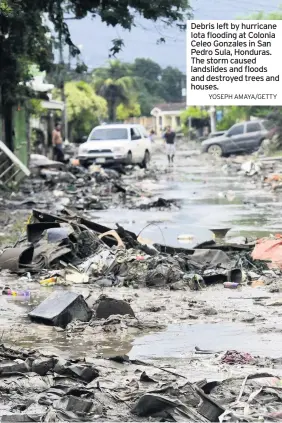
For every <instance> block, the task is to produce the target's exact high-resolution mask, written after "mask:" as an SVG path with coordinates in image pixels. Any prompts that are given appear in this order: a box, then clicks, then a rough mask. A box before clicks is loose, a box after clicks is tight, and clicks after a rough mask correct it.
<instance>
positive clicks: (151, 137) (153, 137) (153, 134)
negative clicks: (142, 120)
mask: <svg viewBox="0 0 282 423" xmlns="http://www.w3.org/2000/svg"><path fill="white" fill-rule="evenodd" d="M155 135H156V133H155V131H154V130H153V129H152V130H151V131H150V135H149V138H150V140H151V142H154V141H155Z"/></svg>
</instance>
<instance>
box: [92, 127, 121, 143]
mask: <svg viewBox="0 0 282 423" xmlns="http://www.w3.org/2000/svg"><path fill="white" fill-rule="evenodd" d="M110 140H128V131H127V129H126V128H101V129H94V131H93V132H92V133H91V135H90V141H110Z"/></svg>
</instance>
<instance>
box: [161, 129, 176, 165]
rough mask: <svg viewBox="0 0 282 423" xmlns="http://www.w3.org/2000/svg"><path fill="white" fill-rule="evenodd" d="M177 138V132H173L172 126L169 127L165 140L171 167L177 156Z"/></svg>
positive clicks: (164, 136)
mask: <svg viewBox="0 0 282 423" xmlns="http://www.w3.org/2000/svg"><path fill="white" fill-rule="evenodd" d="M175 136H176V134H175V132H174V131H172V129H171V127H170V126H168V127H167V128H166V132H165V133H164V135H163V138H164V140H165V142H166V154H167V158H168V164H169V165H170V164H171V163H173V159H174V156H175Z"/></svg>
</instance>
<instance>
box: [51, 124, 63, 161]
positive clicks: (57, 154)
mask: <svg viewBox="0 0 282 423" xmlns="http://www.w3.org/2000/svg"><path fill="white" fill-rule="evenodd" d="M52 145H53V160H55V161H57V162H63V161H64V158H65V155H64V150H63V138H62V134H61V125H60V124H59V123H57V124H56V126H55V129H54V130H53V133H52Z"/></svg>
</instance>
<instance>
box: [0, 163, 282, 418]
mask: <svg viewBox="0 0 282 423" xmlns="http://www.w3.org/2000/svg"><path fill="white" fill-rule="evenodd" d="M33 160H34V161H36V163H34V167H33V174H34V175H33V177H32V178H30V179H29V180H26V181H25V182H24V183H23V184H22V185H21V187H20V189H21V190H20V191H19V193H18V194H13V195H11V194H10V193H9V192H5V193H3V201H2V204H1V207H2V209H3V211H4V210H5V213H6V219H7V220H6V221H5V224H6V225H7V226H8V225H9V219H10V220H12V219H13V217H12V213H13V211H14V210H15V209H18V211H21V210H22V211H24V212H25V213H26V210H27V209H29V214H30V216H29V219H28V221H27V222H26V218H27V215H26V216H25V221H24V223H23V224H20V222H19V227H20V228H21V230H20V236H19V237H18V239H17V241H16V242H15V243H12V242H9V243H8V244H9V245H5V246H4V247H3V248H2V250H1V252H0V278H1V283H2V285H3V286H2V287H1V293H2V295H0V307H1V312H2V315H1V326H2V334H1V333H0V336H1V342H5V343H6V342H7V343H9V345H10V347H9V348H8V347H7V346H4V345H2V346H1V348H0V373H1V374H0V384H1V386H2V390H1V392H2V403H3V406H2V408H1V411H0V415H1V416H2V421H49V422H50V421H97V420H98V421H151V420H152V419H153V420H154V421H201V422H214V421H221V422H227V421H257V420H260V421H262V420H263V419H264V420H268V419H279V417H280V408H279V407H280V406H279V389H280V388H281V386H280V385H281V380H280V376H281V375H280V373H281V372H280V366H281V360H280V359H279V358H276V359H275V358H271V357H273V356H274V353H275V352H277V351H275V350H279V348H280V346H281V345H280V344H281V342H280V340H279V339H278V338H279V335H280V333H281V328H280V326H279V324H278V323H279V316H280V313H281V311H280V309H281V304H282V302H281V298H280V295H281V294H280V292H281V289H282V284H281V262H282V261H281V260H280V258H281V256H282V255H281V254H280V250H281V248H280V245H281V237H280V236H279V235H276V236H273V237H268V238H267V239H263V240H257V239H255V237H252V239H251V238H250V239H248V237H244V236H243V237H242V236H241V237H236V238H233V239H232V238H228V239H226V238H224V236H223V235H225V233H226V232H227V231H228V228H227V226H226V228H216V225H215V226H214V229H213V230H212V231H213V232H214V234H215V235H216V237H215V240H213V241H206V242H203V243H201V244H198V245H196V246H195V245H193V248H192V247H191V248H189V246H187V243H186V244H185V243H184V244H182V245H184V247H177V248H176V247H175V246H172V245H170V244H169V242H168V243H167V244H166V243H165V242H163V243H159V242H153V241H150V240H145V239H142V235H140V236H139V234H138V231H136V233H135V232H134V231H133V230H132V231H129V230H126V229H125V228H124V227H123V226H122V225H118V224H117V225H115V226H114V225H111V227H110V225H109V227H108V226H105V225H102V224H100V223H99V220H98V219H96V218H95V217H93V216H95V215H94V214H93V211H95V210H97V211H98V210H102V212H103V210H107V209H108V208H113V209H115V207H116V205H119V207H120V208H122V207H124V209H129V208H131V209H139V212H140V213H144V214H145V213H147V212H146V210H148V209H152V210H154V211H155V212H156V213H157V212H159V211H160V210H167V211H175V210H180V211H181V207H183V203H182V201H179V200H178V199H177V198H175V199H171V198H172V197H173V195H171V196H170V197H169V198H168V199H166V198H165V196H163V197H162V196H159V195H156V196H155V195H153V194H152V190H151V188H150V187H151V186H153V185H154V182H156V183H157V182H158V178H160V176H161V175H164V172H165V170H162V169H157V168H155V169H154V170H152V169H147V170H144V169H136V168H133V167H127V168H120V169H108V170H103V169H101V168H97V167H92V168H90V169H89V170H85V169H83V168H79V167H78V166H75V165H66V166H63V167H62V165H61V164H60V165H58V164H54V163H53V162H51V163H50V162H49V161H48V162H47V161H46V159H43V158H42V157H41V158H40V157H38V156H37V157H33ZM40 163H41V164H40ZM253 170H255V171H256V169H253ZM225 171H226V169H225ZM227 171H228V170H227ZM238 173H240V170H239V172H238ZM248 173H252V167H251V169H249V167H248ZM255 173H256V172H255ZM256 177H257V178H258V179H257V181H259V178H260V177H259V176H255V175H252V176H251V175H248V176H246V178H251V179H252V180H254V181H255V183H259V182H256ZM260 183H261V181H260ZM228 195H229V197H230V196H231V192H229V193H228ZM232 198H233V197H232ZM140 210H141V211H140ZM7 211H8V213H7ZM4 230H7V231H9V228H8V229H7V228H6V229H4ZM182 233H183V234H185V233H189V232H182ZM223 233H224V234H223ZM182 237H183V238H189V236H188V235H183V236H182ZM188 244H189V243H188ZM175 326H176V327H175ZM173 330H174V331H175V333H173ZM170 331H171V332H170ZM171 334H172V335H171ZM232 334H233V335H232ZM144 335H145V336H144ZM174 335H175V336H174ZM227 335H229V337H228V336H227ZM140 336H142V338H141V340H140V342H141V343H142V342H143V346H145V347H146V346H147V348H148V349H149V350H150V352H151V353H152V355H150V354H149V357H154V360H152V361H149V359H148V360H147V359H145V358H144V360H143V359H140V355H139V356H138V354H137V358H136V356H135V358H134V348H135V347H136V348H137V349H138V343H137V346H136V345H135V343H134V346H133V353H132V354H131V352H132V342H133V340H134V339H136V337H137V339H140V338H138V337H140ZM143 336H144V338H143ZM146 336H148V337H149V338H148V339H147V338H146ZM150 336H151V338H150ZM160 336H163V339H164V340H166V341H165V342H164V343H163V344H162V343H161V342H160V339H162V338H160ZM226 337H227V339H229V341H228V342H229V344H228V346H227V347H226V346H224V347H223V346H222V344H224V339H226ZM142 340H143V341H142ZM236 342H237V345H236ZM252 343H253V344H254V345H252ZM11 345H21V346H24V347H28V346H29V347H31V348H30V349H29V350H16V349H15V348H14V347H13V348H11ZM209 345H213V346H214V347H211V346H209ZM268 345H272V347H268ZM170 348H175V351H176V355H173V356H172V357H173V358H174V357H178V358H177V359H172V358H171V357H170V355H169V353H168V354H167V349H168V350H169V349H170ZM177 348H179V350H177ZM252 348H253V349H252ZM38 349H39V350H40V351H39V350H38ZM49 349H50V352H48V351H49ZM156 349H157V350H158V351H159V352H158V355H156V353H155V351H156ZM160 351H161V352H160ZM254 351H255V353H254ZM257 351H259V352H257ZM127 354H129V357H128V356H127ZM154 354H155V355H154ZM278 354H279V353H278ZM276 355H277V354H276ZM103 357H108V359H105V358H103ZM138 357H139V358H138ZM141 357H142V355H141ZM179 358H181V359H179ZM202 376H203V377H202Z"/></svg>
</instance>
